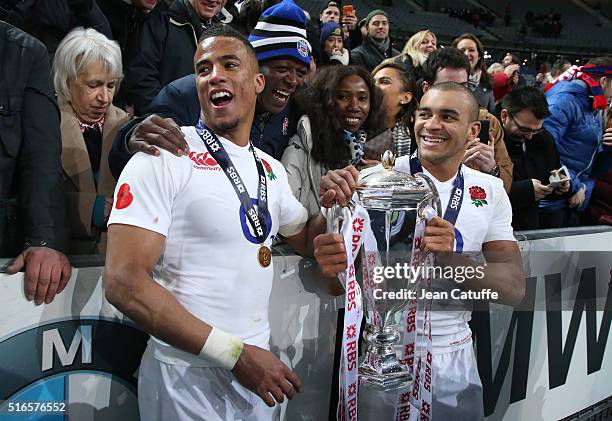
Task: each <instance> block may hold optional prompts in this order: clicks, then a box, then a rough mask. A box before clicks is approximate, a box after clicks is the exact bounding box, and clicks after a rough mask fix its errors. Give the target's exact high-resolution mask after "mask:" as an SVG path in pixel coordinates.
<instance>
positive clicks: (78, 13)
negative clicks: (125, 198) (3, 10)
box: [0, 0, 112, 58]
mask: <svg viewBox="0 0 612 421" xmlns="http://www.w3.org/2000/svg"><path fill="white" fill-rule="evenodd" d="M19 8H21V10H20V12H19V13H17V14H16V13H13V14H12V15H9V16H7V19H10V20H9V23H11V24H13V25H14V26H18V27H19V28H20V29H22V30H23V31H25V32H27V33H29V34H30V35H32V36H34V37H36V38H37V39H38V40H39V41H41V42H42V43H43V44H45V46H46V47H47V50H48V51H49V56H50V57H51V58H53V56H54V55H55V50H56V49H57V46H58V45H59V43H60V41H61V40H62V39H64V37H65V36H66V35H67V34H68V32H70V30H71V29H73V28H76V27H78V26H82V27H84V28H94V29H95V30H97V31H98V32H101V33H102V34H104V35H106V36H107V37H108V38H111V39H112V33H111V29H110V25H109V24H108V20H107V19H106V16H104V14H103V13H102V11H101V10H100V8H99V7H98V4H97V3H96V2H95V1H94V0H38V1H32V0H29V1H20V2H16V4H15V9H19ZM13 12H14V11H13ZM0 15H1V14H0ZM16 17H18V18H16Z"/></svg>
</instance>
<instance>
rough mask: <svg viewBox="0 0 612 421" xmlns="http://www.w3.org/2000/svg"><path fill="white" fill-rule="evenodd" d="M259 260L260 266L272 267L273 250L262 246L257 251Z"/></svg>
mask: <svg viewBox="0 0 612 421" xmlns="http://www.w3.org/2000/svg"><path fill="white" fill-rule="evenodd" d="M257 260H259V264H260V265H261V266H262V267H264V268H267V267H268V266H270V263H272V250H270V248H269V247H267V246H264V245H263V244H262V245H261V247H259V250H258V251H257Z"/></svg>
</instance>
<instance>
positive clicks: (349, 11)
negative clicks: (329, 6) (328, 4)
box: [342, 4, 355, 16]
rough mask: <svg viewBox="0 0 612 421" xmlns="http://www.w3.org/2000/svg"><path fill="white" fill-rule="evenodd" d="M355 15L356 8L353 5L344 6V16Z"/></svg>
mask: <svg viewBox="0 0 612 421" xmlns="http://www.w3.org/2000/svg"><path fill="white" fill-rule="evenodd" d="M347 15H355V8H354V7H353V5H352V4H346V5H344V6H342V16H347Z"/></svg>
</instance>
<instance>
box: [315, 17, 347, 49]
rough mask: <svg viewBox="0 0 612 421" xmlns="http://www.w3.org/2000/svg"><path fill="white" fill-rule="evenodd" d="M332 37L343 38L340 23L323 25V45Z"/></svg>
mask: <svg viewBox="0 0 612 421" xmlns="http://www.w3.org/2000/svg"><path fill="white" fill-rule="evenodd" d="M332 35H338V36H339V37H342V35H343V34H342V28H341V27H340V25H339V24H338V23H336V22H325V23H324V24H323V25H321V40H320V41H321V45H323V43H325V40H327V38H329V37H331V36H332Z"/></svg>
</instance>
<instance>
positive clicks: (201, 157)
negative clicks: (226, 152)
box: [189, 152, 221, 171]
mask: <svg viewBox="0 0 612 421" xmlns="http://www.w3.org/2000/svg"><path fill="white" fill-rule="evenodd" d="M189 159H191V160H192V161H193V162H194V163H195V165H194V167H195V168H197V169H199V170H213V171H221V167H220V166H219V164H218V163H217V161H215V159H214V158H213V157H212V156H211V155H210V154H209V153H208V152H201V153H196V152H189Z"/></svg>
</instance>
